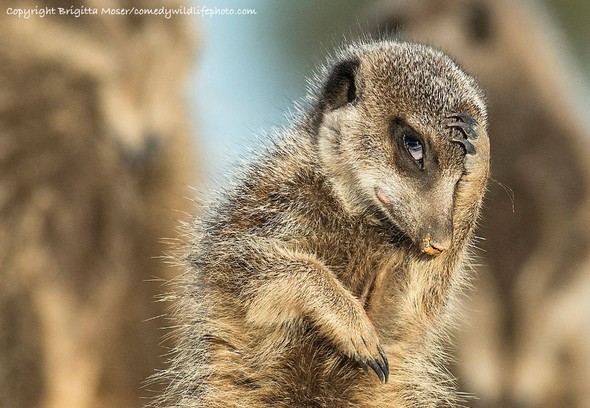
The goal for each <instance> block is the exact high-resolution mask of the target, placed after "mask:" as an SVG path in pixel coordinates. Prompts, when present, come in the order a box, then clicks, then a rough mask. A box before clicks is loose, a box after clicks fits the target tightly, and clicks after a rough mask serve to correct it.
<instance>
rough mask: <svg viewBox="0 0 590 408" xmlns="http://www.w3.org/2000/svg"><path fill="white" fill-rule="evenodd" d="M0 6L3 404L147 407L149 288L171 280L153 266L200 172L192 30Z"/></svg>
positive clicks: (156, 347)
mask: <svg viewBox="0 0 590 408" xmlns="http://www.w3.org/2000/svg"><path fill="white" fill-rule="evenodd" d="M109 3H110V5H111V7H115V8H117V7H118V8H125V7H128V6H129V7H130V4H129V2H127V1H114V2H109ZM180 4H181V3H179V2H169V3H167V6H168V7H176V6H178V5H180ZM2 5H3V6H4V7H3V9H2V10H1V13H0V56H1V59H2V64H1V65H2V66H1V67H0V280H1V283H0V406H2V407H7V408H8V407H9V408H37V407H43V408H63V407H76V408H99V407H101V408H102V407H127V408H131V407H139V406H141V405H143V400H142V399H141V397H142V396H145V395H147V394H148V392H147V391H146V390H144V389H142V385H143V381H144V380H145V378H146V377H147V376H149V375H150V374H151V373H152V372H153V371H154V369H157V368H159V367H161V366H162V365H163V364H164V361H163V359H162V358H161V354H162V348H161V347H160V342H161V339H160V334H159V330H158V329H159V327H161V326H162V323H159V322H157V321H156V320H154V316H158V315H161V314H163V313H164V312H165V308H164V307H163V306H162V304H161V303H158V302H156V301H155V298H156V296H157V294H158V293H159V292H160V291H161V289H160V285H161V283H159V282H154V280H155V279H158V278H159V279H164V278H166V279H167V278H170V277H172V276H173V273H174V272H173V269H172V268H169V267H166V266H164V265H163V264H162V263H161V262H160V261H159V260H157V259H155V258H156V257H159V256H161V255H162V253H163V251H164V250H165V248H167V246H166V245H165V244H164V243H162V242H161V241H162V240H163V239H165V238H170V239H174V237H175V236H176V235H175V225H176V223H177V222H178V220H177V219H178V217H179V212H182V211H190V210H191V205H190V202H189V201H188V200H186V199H185V198H183V196H187V195H188V190H189V189H188V188H187V187H186V186H187V185H189V184H192V183H194V182H193V175H192V167H193V163H195V162H197V161H198V158H197V155H196V154H195V155H193V154H192V150H193V149H192V141H191V137H190V136H189V127H190V126H189V123H188V122H189V121H188V119H187V118H188V115H187V113H186V111H187V104H186V100H185V95H184V92H185V89H186V79H187V75H188V71H189V70H190V69H191V67H192V59H193V55H194V48H195V45H196V44H195V40H194V39H193V29H192V24H191V22H190V19H189V18H188V17H186V16H177V17H174V19H172V20H167V19H165V18H163V17H161V18H160V17H155V16H138V15H130V16H112V15H102V16H101V15H100V14H98V15H85V16H81V17H80V18H75V17H73V16H57V15H56V16H45V17H43V18H41V17H38V16H32V17H31V18H30V19H24V18H23V19H18V18H17V17H16V16H14V15H10V14H8V13H7V12H6V8H8V7H11V8H13V9H15V8H31V9H35V8H36V7H37V8H38V9H41V8H42V7H43V6H44V5H47V6H49V7H57V5H55V4H54V2H50V1H47V2H44V1H41V2H38V1H35V2H28V1H12V0H9V1H4V2H3V4H2ZM84 5H85V6H87V7H99V9H100V7H101V6H102V7H104V6H105V5H104V2H101V1H93V0H91V1H88V2H85V4H84ZM133 5H134V6H135V7H145V8H148V7H156V6H157V5H158V3H157V2H155V1H149V0H142V1H141V2H134V4H133ZM68 7H69V5H68ZM150 281H151V282H150Z"/></svg>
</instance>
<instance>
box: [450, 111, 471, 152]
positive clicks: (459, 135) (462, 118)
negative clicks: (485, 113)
mask: <svg viewBox="0 0 590 408" xmlns="http://www.w3.org/2000/svg"><path fill="white" fill-rule="evenodd" d="M446 117H447V119H448V120H447V121H446V122H445V125H446V126H447V127H448V128H451V129H453V128H454V129H457V130H459V132H453V135H452V136H453V138H452V139H451V140H452V141H453V142H456V143H460V144H462V145H463V147H464V148H465V152H466V153H467V154H468V155H475V154H477V149H476V145H477V141H478V139H479V135H478V127H479V124H478V123H477V120H475V119H474V118H473V117H472V116H471V115H469V114H467V113H465V112H459V113H451V114H449V115H447V116H446Z"/></svg>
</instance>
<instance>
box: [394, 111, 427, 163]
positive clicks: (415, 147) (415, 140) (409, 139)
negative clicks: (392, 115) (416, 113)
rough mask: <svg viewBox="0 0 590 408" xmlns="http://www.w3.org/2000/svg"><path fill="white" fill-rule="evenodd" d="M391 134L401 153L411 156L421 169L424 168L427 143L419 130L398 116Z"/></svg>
mask: <svg viewBox="0 0 590 408" xmlns="http://www.w3.org/2000/svg"><path fill="white" fill-rule="evenodd" d="M391 135H392V137H393V141H394V143H395V144H396V145H397V146H398V149H399V151H400V152H401V154H402V155H404V156H405V157H407V158H409V159H410V160H411V162H412V163H413V164H414V165H416V166H417V167H418V168H419V169H421V170H423V169H424V160H425V157H426V144H425V143H424V141H423V140H422V137H421V136H420V135H419V134H418V132H416V131H415V130H414V129H413V128H412V127H411V126H410V125H408V124H407V123H406V122H405V121H404V120H403V119H400V118H396V119H394V120H393V121H392V129H391ZM408 164H411V163H408Z"/></svg>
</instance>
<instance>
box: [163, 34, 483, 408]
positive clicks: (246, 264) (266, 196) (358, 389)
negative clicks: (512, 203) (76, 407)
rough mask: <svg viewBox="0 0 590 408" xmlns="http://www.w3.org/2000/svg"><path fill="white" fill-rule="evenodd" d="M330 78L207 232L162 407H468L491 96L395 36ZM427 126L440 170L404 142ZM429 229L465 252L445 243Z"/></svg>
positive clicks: (194, 252) (200, 242)
mask: <svg viewBox="0 0 590 408" xmlns="http://www.w3.org/2000/svg"><path fill="white" fill-rule="evenodd" d="M315 82H316V84H317V88H315V89H312V90H311V92H310V99H309V100H310V104H311V107H310V108H309V110H307V111H306V112H301V113H300V116H299V117H298V118H295V119H294V124H293V127H292V128H290V129H288V130H283V131H282V132H280V133H279V134H277V135H275V137H274V138H273V140H272V142H271V143H270V145H269V146H268V147H266V148H265V149H263V152H261V153H260V154H259V155H258V156H257V157H256V158H255V159H253V160H252V162H251V163H250V164H249V165H247V166H246V167H245V168H243V169H242V173H241V176H240V178H239V180H238V181H237V182H235V183H234V184H233V185H232V186H230V187H229V188H226V189H224V190H222V191H221V193H219V195H218V196H217V197H216V198H214V199H212V202H211V204H210V206H208V207H207V208H206V211H207V212H208V215H206V216H204V217H202V218H199V219H197V220H195V223H194V225H192V226H190V228H189V240H188V248H187V253H186V256H185V258H184V259H182V263H183V265H184V267H185V270H186V273H185V276H184V277H183V278H182V279H180V280H178V281H177V282H176V285H175V293H174V294H173V295H172V296H173V298H175V304H174V308H175V312H174V316H175V318H178V319H179V320H180V322H181V323H180V324H181V325H180V327H179V329H178V332H177V333H176V335H177V337H178V339H179V346H178V348H177V349H176V351H175V354H174V356H173V359H172V361H171V367H170V369H169V370H167V371H166V372H164V373H162V376H161V378H160V379H161V380H163V381H166V382H167V383H168V388H167V390H166V392H165V393H164V394H163V395H162V396H161V398H159V399H158V400H157V401H155V402H154V404H153V405H154V406H158V407H185V408H186V407H193V408H194V407H208V408H216V407H252V408H256V407H269V406H273V407H328V406H330V407H384V406H391V407H435V406H441V404H443V405H445V406H450V405H453V403H454V401H455V396H454V393H453V391H452V384H451V381H450V379H449V378H448V377H447V375H446V374H445V373H444V372H443V371H441V369H440V366H441V363H442V362H444V361H445V354H444V351H443V341H442V338H443V337H444V333H445V328H446V327H447V325H448V324H449V322H450V321H451V320H452V317H453V315H454V310H455V305H454V303H455V299H456V296H457V294H458V293H459V292H460V290H461V287H462V284H463V283H464V280H465V271H464V267H463V266H464V263H465V260H466V257H467V245H468V242H469V240H470V238H471V235H472V230H473V228H474V225H475V221H476V218H477V213H478V211H479V207H480V204H481V200H482V195H483V192H484V186H485V182H486V179H487V175H488V161H489V142H488V138H487V134H486V131H485V126H486V113H485V105H484V103H483V98H482V96H481V93H480V91H479V89H478V87H477V85H476V84H475V81H474V80H473V79H472V78H471V77H470V76H468V75H467V74H465V73H464V72H463V71H462V70H461V69H459V68H458V67H457V66H456V65H455V64H454V63H453V62H452V61H451V60H449V59H448V58H447V57H446V56H444V55H443V54H442V53H439V52H437V51H434V50H431V49H429V48H426V47H422V46H418V45H414V44H406V43H394V42H383V43H357V44H353V45H351V46H349V47H347V48H346V49H345V50H343V51H341V52H340V53H339V54H338V56H337V57H336V58H335V59H334V60H331V61H330V62H329V63H328V65H327V66H326V67H324V69H323V70H322V71H321V72H320V74H319V75H318V77H317V78H316V81H315ZM453 112H467V113H469V115H471V116H473V117H474V118H476V119H477V121H479V125H477V126H475V128H476V129H477V133H478V134H479V137H478V139H477V140H473V143H474V145H475V146H476V151H477V154H474V155H466V153H465V150H464V148H463V147H462V146H461V145H460V143H457V142H454V141H452V140H451V139H452V138H453V137H459V138H461V137H462V136H461V132H460V131H459V130H458V129H452V128H450V127H448V126H450V125H448V123H449V122H448V121H449V118H448V117H447V115H449V114H451V113H453ZM410 127H411V128H412V129H413V130H414V131H415V132H417V133H416V137H419V138H421V139H422V140H423V143H424V144H425V145H426V150H425V152H426V153H425V155H424V161H423V163H422V165H423V167H422V168H419V163H418V162H417V161H415V160H414V159H412V158H411V157H410V155H409V152H408V151H406V149H405V148H404V147H403V146H404V144H403V143H405V140H406V133H403V132H410V130H409V128H410ZM400 132H402V133H400ZM408 134H409V133H408ZM418 134H419V136H418ZM453 135H454V136H453ZM402 140H403V142H402ZM461 140H463V139H461ZM400 143H401V144H400ZM448 185H451V186H452V188H450V189H449V188H447V187H446V186H448ZM440 219H445V220H446V219H450V220H451V226H452V228H451V230H450V231H447V229H446V224H445V223H439V222H438V220H440ZM427 234H430V235H432V236H437V237H438V236H442V235H445V236H446V235H449V234H451V235H449V237H451V238H452V239H451V241H450V243H449V247H448V248H444V249H443V250H441V251H439V252H440V253H439V255H438V256H431V255H429V254H428V253H427V251H426V249H427V248H429V247H424V246H423V245H422V241H423V238H424V236H426V235H427ZM381 348H382V349H383V350H384V354H385V355H386V356H387V360H388V361H389V364H390V369H391V375H390V377H389V381H388V382H387V383H386V384H382V383H380V381H379V379H378V378H377V376H376V375H375V373H377V372H379V371H378V368H373V371H375V372H370V373H368V374H366V373H365V372H363V369H362V366H363V364H367V365H370V364H376V362H378V361H380V362H381V363H383V364H384V363H385V361H382V360H381V359H382V356H381V355H380V350H381ZM359 361H360V362H359ZM375 367H376V365H375ZM369 369H371V368H370V367H369ZM383 372H385V371H383Z"/></svg>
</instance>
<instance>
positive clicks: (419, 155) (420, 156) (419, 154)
mask: <svg viewBox="0 0 590 408" xmlns="http://www.w3.org/2000/svg"><path fill="white" fill-rule="evenodd" d="M404 146H405V147H406V150H407V151H408V153H409V154H410V156H411V157H412V159H414V161H415V162H416V163H418V165H420V168H423V167H424V146H423V145H422V142H421V141H420V140H418V139H416V138H414V137H412V136H408V135H404Z"/></svg>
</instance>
